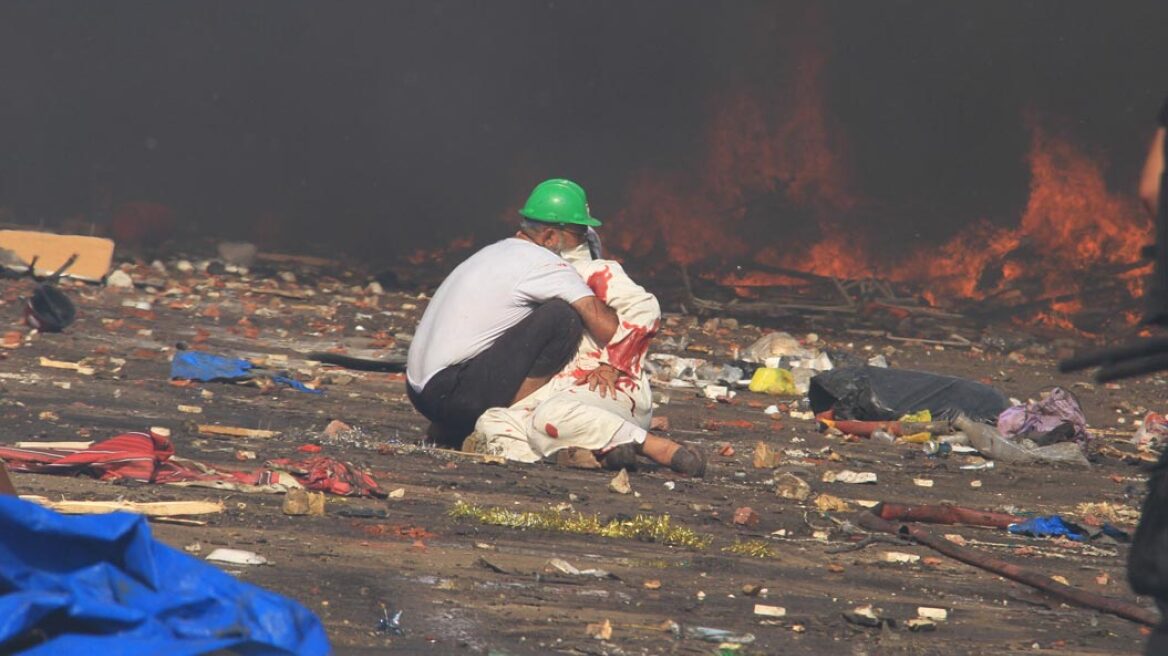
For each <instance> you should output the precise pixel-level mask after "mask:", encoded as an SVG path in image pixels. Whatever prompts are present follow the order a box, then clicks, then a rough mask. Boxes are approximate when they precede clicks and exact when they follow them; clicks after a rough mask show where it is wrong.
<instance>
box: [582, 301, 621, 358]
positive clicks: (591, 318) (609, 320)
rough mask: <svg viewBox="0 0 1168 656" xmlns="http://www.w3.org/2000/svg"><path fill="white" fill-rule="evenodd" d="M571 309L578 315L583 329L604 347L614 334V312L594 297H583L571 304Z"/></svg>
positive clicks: (615, 322)
mask: <svg viewBox="0 0 1168 656" xmlns="http://www.w3.org/2000/svg"><path fill="white" fill-rule="evenodd" d="M572 309H573V310H575V311H576V314H579V315H580V319H581V320H582V321H583V322H584V328H586V329H587V330H588V332H589V333H591V334H592V338H593V339H594V340H596V343H597V344H599V345H600V346H605V345H607V344H608V341H609V340H610V339H612V336H613V335H615V334H616V329H617V325H618V324H617V318H616V312H613V310H612V308H610V307H608V306H607V305H605V304H604V301H602V300H600V299H599V298H597V297H595V296H585V297H584V298H582V299H580V300H578V301H576V302H575V303H573V304H572Z"/></svg>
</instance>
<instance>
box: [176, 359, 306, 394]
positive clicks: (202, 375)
mask: <svg viewBox="0 0 1168 656" xmlns="http://www.w3.org/2000/svg"><path fill="white" fill-rule="evenodd" d="M253 369H255V365H253V364H252V363H250V362H248V361H247V360H243V359H240V358H228V357H225V356H222V355H215V354H214V353H204V352H202V351H179V352H178V353H175V354H174V359H173V360H171V361H170V377H171V378H178V379H185V380H197V381H200V382H204V383H206V382H211V381H228V382H233V381H238V380H246V379H248V378H251V377H252V376H254V375H255V372H254V371H253ZM271 379H272V381H273V382H276V383H280V384H282V385H287V386H288V387H291V388H292V389H295V390H298V391H301V392H308V393H309V394H323V393H324V391H323V390H317V389H312V388H311V387H308V386H306V385H305V384H304V383H302V382H300V381H298V380H295V379H292V378H289V377H287V376H279V375H276V376H271Z"/></svg>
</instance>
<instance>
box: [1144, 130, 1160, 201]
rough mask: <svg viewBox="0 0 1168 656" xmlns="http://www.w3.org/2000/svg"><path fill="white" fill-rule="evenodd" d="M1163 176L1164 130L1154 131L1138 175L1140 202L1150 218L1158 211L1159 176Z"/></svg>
mask: <svg viewBox="0 0 1168 656" xmlns="http://www.w3.org/2000/svg"><path fill="white" fill-rule="evenodd" d="M1163 174H1164V128H1159V129H1157V130H1156V136H1154V137H1152V145H1151V146H1149V147H1148V158H1147V159H1146V160H1144V170H1143V172H1141V173H1140V200H1142V201H1144V207H1145V208H1147V210H1148V213H1149V214H1151V215H1152V216H1155V215H1156V212H1157V211H1158V210H1159V209H1160V176H1161V175H1163Z"/></svg>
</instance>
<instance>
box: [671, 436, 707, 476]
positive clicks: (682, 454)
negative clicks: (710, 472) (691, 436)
mask: <svg viewBox="0 0 1168 656" xmlns="http://www.w3.org/2000/svg"><path fill="white" fill-rule="evenodd" d="M669 468H670V469H672V470H673V471H675V472H677V473H679V474H685V475H686V476H691V477H693V478H702V477H704V476H705V475H706V456H705V455H703V454H702V452H701V451H699V450H698V449H697V447H693V446H690V445H688V444H682V445H681V446H680V447H679V448H678V449H677V451H675V452H674V453H673V457H672V458H670V459H669Z"/></svg>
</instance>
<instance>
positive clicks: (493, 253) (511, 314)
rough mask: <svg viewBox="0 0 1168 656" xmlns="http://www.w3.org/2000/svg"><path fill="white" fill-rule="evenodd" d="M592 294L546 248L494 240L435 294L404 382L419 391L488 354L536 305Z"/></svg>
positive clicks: (421, 324) (416, 335)
mask: <svg viewBox="0 0 1168 656" xmlns="http://www.w3.org/2000/svg"><path fill="white" fill-rule="evenodd" d="M592 295H593V294H592V290H591V289H589V288H588V285H586V284H584V281H583V280H581V278H580V275H579V274H578V273H576V270H575V269H573V268H572V266H571V265H570V264H568V263H567V262H565V261H564V260H563V259H561V258H560V256H558V255H556V254H555V253H553V252H551V251H549V250H548V249H546V248H544V247H542V246H539V245H537V244H533V243H532V242H529V241H526V240H524V239H519V238H517V237H512V238H510V239H504V240H503V241H499V242H495V243H494V244H491V245H490V246H487V247H486V248H484V249H482V250H480V251H479V252H477V253H475V254H474V255H472V256H470V258H469V259H467V260H466V261H465V262H463V263H462V264H460V265H458V266H457V267H455V269H454V271H451V272H450V275H449V276H447V278H446V280H444V281H443V282H442V285H441V286H439V287H438V291H436V292H434V298H433V299H431V300H430V305H429V306H428V307H426V312H425V313H424V314H423V315H422V320H421V322H419V323H418V329H417V330H416V331H415V332H414V341H413V342H412V343H411V344H410V355H409V360H408V362H407V363H406V378H407V379H408V380H409V382H410V386H411V387H413V388H414V391H419V392H420V391H421V390H422V388H423V387H425V386H426V383H428V382H429V381H430V379H431V378H432V377H433V376H434V374H436V373H438V372H439V371H442V370H443V369H445V368H446V367H449V366H450V365H453V364H458V363H459V362H464V361H466V360H469V359H471V358H473V357H474V356H476V355H478V354H479V353H482V352H483V351H485V350H487V348H488V347H490V346H491V344H494V343H495V340H496V339H498V338H499V336H500V335H502V334H503V333H504V332H506V331H507V329H509V328H511V327H512V326H514V325H515V324H517V323H519V322H520V321H522V320H523V319H524V318H525V317H527V315H529V314H531V312H532V311H533V310H534V309H535V307H536V306H537V305H540V304H542V303H545V302H547V301H550V300H552V299H554V298H559V299H563V300H564V301H566V302H568V303H575V302H576V301H578V300H580V299H582V298H584V297H585V296H592Z"/></svg>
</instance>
